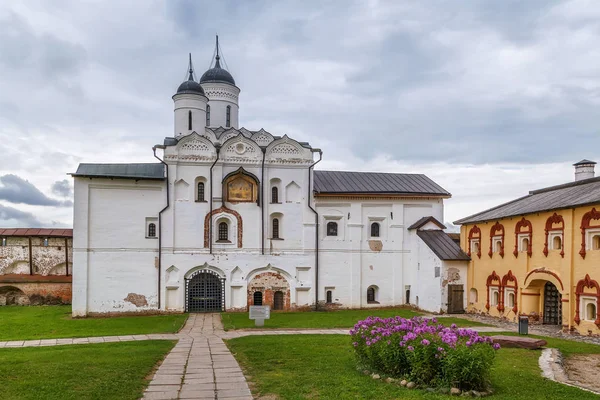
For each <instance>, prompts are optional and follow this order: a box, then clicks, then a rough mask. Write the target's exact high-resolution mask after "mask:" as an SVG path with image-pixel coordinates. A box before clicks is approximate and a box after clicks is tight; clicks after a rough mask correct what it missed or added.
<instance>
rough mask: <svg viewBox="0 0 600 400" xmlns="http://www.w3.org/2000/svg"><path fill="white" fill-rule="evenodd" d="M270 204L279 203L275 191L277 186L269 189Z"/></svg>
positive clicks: (277, 192) (277, 190)
mask: <svg viewBox="0 0 600 400" xmlns="http://www.w3.org/2000/svg"><path fill="white" fill-rule="evenodd" d="M271 203H279V189H277V186H273V187H272V188H271Z"/></svg>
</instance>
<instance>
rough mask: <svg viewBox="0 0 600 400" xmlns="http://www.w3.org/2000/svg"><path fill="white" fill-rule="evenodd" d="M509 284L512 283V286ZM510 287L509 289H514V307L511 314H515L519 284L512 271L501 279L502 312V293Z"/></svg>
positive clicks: (502, 297)
mask: <svg viewBox="0 0 600 400" xmlns="http://www.w3.org/2000/svg"><path fill="white" fill-rule="evenodd" d="M509 282H513V284H512V285H510V284H509ZM507 287H510V288H514V289H515V305H514V306H513V308H512V310H513V312H515V313H516V312H517V310H518V307H517V302H518V294H519V284H518V283H517V278H516V277H515V276H514V275H513V273H512V270H509V271H508V274H506V275H504V276H503V277H502V288H501V289H502V294H501V295H500V297H501V299H502V301H501V302H502V310H504V292H505V290H504V289H505V288H507Z"/></svg>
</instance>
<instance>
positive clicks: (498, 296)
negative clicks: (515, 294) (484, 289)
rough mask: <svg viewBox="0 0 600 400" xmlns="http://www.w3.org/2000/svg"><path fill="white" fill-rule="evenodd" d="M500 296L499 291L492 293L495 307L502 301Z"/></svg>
mask: <svg viewBox="0 0 600 400" xmlns="http://www.w3.org/2000/svg"><path fill="white" fill-rule="evenodd" d="M499 298H500V294H499V293H498V291H497V290H495V291H493V292H492V305H493V306H497V305H498V303H499V301H500V299H499Z"/></svg>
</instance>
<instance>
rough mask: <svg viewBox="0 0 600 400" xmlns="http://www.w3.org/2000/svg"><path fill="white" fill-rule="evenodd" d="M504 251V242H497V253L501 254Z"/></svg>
mask: <svg viewBox="0 0 600 400" xmlns="http://www.w3.org/2000/svg"><path fill="white" fill-rule="evenodd" d="M501 251H502V241H501V240H498V241H497V242H496V253H500V252H501Z"/></svg>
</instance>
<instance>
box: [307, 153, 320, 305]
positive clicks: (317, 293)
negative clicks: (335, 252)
mask: <svg viewBox="0 0 600 400" xmlns="http://www.w3.org/2000/svg"><path fill="white" fill-rule="evenodd" d="M313 152H315V153H316V152H319V159H318V160H317V161H315V162H314V163H312V164H311V165H310V167H308V208H310V209H311V210H312V212H313V213H315V310H317V311H318V310H319V213H318V212H317V210H315V209H314V208H313V207H312V206H311V205H310V200H311V198H312V197H313V196H312V194H313V193H312V185H311V181H312V178H311V174H310V171H311V169H313V167H314V166H315V165H317V164H318V163H319V162H320V161H321V159H322V158H323V152H322V151H321V149H313Z"/></svg>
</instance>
